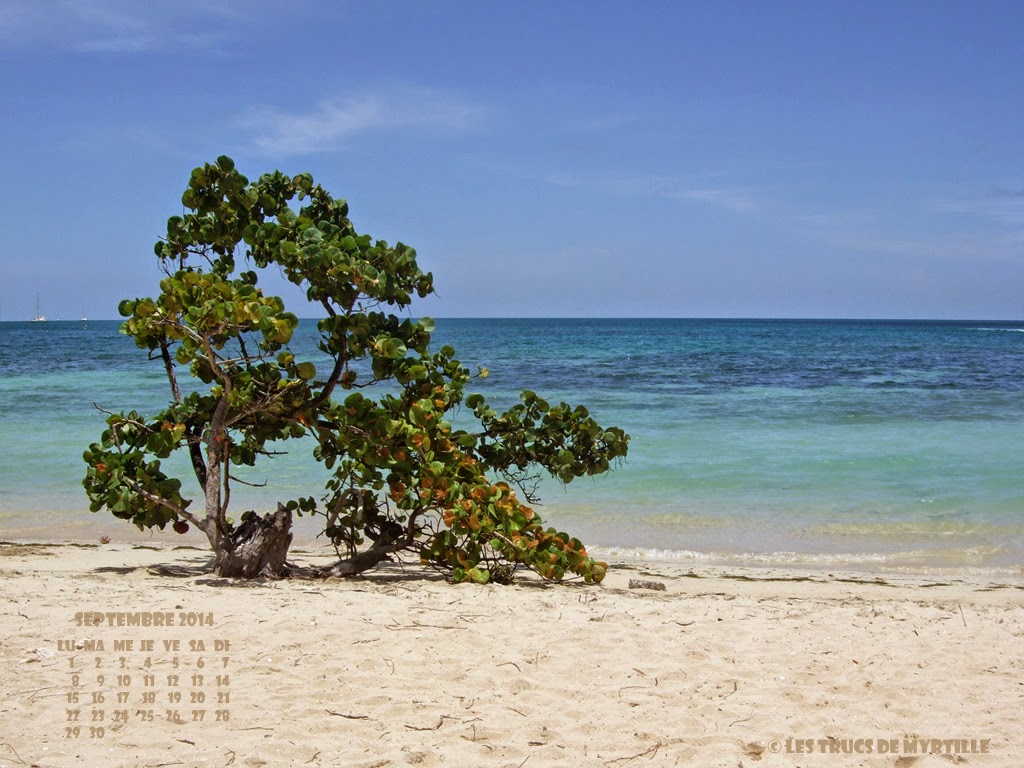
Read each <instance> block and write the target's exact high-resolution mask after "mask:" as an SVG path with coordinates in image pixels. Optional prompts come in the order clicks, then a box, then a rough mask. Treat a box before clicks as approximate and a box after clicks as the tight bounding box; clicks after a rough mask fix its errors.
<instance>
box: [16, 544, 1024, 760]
mask: <svg viewBox="0 0 1024 768" xmlns="http://www.w3.org/2000/svg"><path fill="white" fill-rule="evenodd" d="M292 559H293V560H294V561H295V562H296V563H297V564H298V565H300V566H307V567H308V566H313V565H317V564H320V563H321V562H326V560H325V559H324V557H323V555H322V553H317V552H312V551H309V550H302V549H299V550H296V551H294V552H293V557H292ZM207 561H208V558H207V555H206V553H205V552H203V551H201V550H198V549H190V548H178V549H172V548H170V547H147V546H142V545H137V544H135V545H133V544H120V545H107V546H102V545H89V546H82V545H78V546H76V545H67V544H65V545H55V544H53V545H51V544H40V545H32V544H3V545H0V572H2V579H0V628H2V633H0V766H45V767H46V768H50V767H51V766H52V767H54V768H56V767H58V766H81V765H89V766H92V765H104V766H151V767H154V768H155V767H156V766H216V767H217V768H220V767H222V766H238V767H241V766H359V767H360V768H371V767H376V768H380V767H382V766H406V765H421V766H435V765H436V766H441V765H443V766H471V765H486V766H508V767H510V768H521V767H522V766H528V767H529V768H540V767H541V766H577V765H593V766H611V767H615V766H620V767H624V766H675V765H702V766H729V767H730V768H735V767H736V766H747V767H749V766H766V767H767V766H776V765H777V766H791V765H794V766H848V765H850V766H852V765H865V766H910V765H914V766H921V768H924V767H925V766H946V765H951V764H963V765H976V766H984V767H985V768H989V767H994V766H1016V765H1020V764H1021V760H1022V759H1024V735H1022V734H1021V730H1020V722H1021V713H1022V712H1024V591H1022V590H1024V578H1022V577H1021V574H1020V573H1009V572H1001V573H995V572H993V573H992V574H988V575H986V574H984V573H981V574H979V573H972V574H971V575H970V576H969V577H967V576H961V575H956V574H930V575H928V576H921V575H913V576H900V575H892V574H886V575H884V576H874V575H870V574H863V573H861V574H846V575H844V574H842V573H825V572H815V573H811V572H803V571H799V572H796V571H793V572H784V571H768V570H753V569H742V568H730V569H721V568H717V569H716V568H707V569H691V568H689V567H688V566H679V565H670V564H664V563H655V562H633V563H628V562H627V563H615V564H613V566H614V567H613V568H612V569H611V571H610V573H609V576H608V579H607V580H606V581H605V583H604V584H603V585H601V586H599V587H587V586H584V585H576V584H571V585H561V586H549V585H543V584H539V583H536V582H532V581H530V580H526V579H524V580H521V581H520V583H518V584H517V585H514V586H510V587H502V586H485V587H479V586H472V585H457V586H456V585H451V584H448V583H446V582H444V581H443V580H441V579H439V578H438V577H437V576H436V575H434V574H433V573H431V572H429V571H424V570H421V569H420V568H419V567H416V566H402V565H399V564H395V565H391V566H388V567H386V568H385V569H383V570H380V571H378V572H376V573H373V574H371V575H369V576H367V577H366V578H357V579H352V580H346V581H341V580H327V581H324V580H314V579H309V578H296V579H292V580H289V581H280V582H233V581H226V580H220V579H215V578H211V577H210V576H208V575H206V574H204V566H205V564H206V563H207ZM631 580H634V581H635V580H641V581H644V582H654V586H657V585H658V584H661V585H664V587H665V589H664V590H661V589H656V588H651V587H650V586H648V587H644V588H631V587H630V581H631Z"/></svg>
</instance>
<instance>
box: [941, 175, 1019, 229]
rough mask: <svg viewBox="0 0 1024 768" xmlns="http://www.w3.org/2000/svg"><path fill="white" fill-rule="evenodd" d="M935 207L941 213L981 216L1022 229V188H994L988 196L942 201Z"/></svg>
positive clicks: (1015, 186) (1014, 186)
mask: <svg viewBox="0 0 1024 768" xmlns="http://www.w3.org/2000/svg"><path fill="white" fill-rule="evenodd" d="M935 207H936V208H937V209H938V210H939V211H940V212H942V213H955V214H964V215H968V216H981V217H984V218H987V219H990V220H993V221H995V222H997V223H999V224H1002V225H1003V226H1008V227H1011V228H1014V229H1017V228H1020V227H1024V186H1022V185H1019V184H1016V185H1009V186H999V187H994V188H993V189H992V190H991V191H990V192H989V193H988V194H985V195H980V196H977V197H973V198H970V197H965V198H960V199H956V200H944V201H941V202H939V203H937V204H936V206H935Z"/></svg>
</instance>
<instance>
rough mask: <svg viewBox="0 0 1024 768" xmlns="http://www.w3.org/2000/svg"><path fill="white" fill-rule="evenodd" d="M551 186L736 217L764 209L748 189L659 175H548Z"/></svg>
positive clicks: (761, 203)
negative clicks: (720, 211)
mask: <svg viewBox="0 0 1024 768" xmlns="http://www.w3.org/2000/svg"><path fill="white" fill-rule="evenodd" d="M543 180H544V181H545V182H547V183H548V184H553V185H556V186H561V187H579V188H591V189H598V190H600V191H601V192H602V193H604V194H609V195H618V196H622V197H657V198H664V199H668V200H677V201H679V202H682V203H701V204H705V205H710V206H713V207H715V208H722V209H725V210H728V211H732V212H733V213H741V214H753V213H757V212H759V211H761V210H762V209H763V208H764V207H765V201H763V200H761V199H760V198H759V197H758V196H757V195H756V194H755V193H753V192H752V191H750V190H749V189H743V188H739V187H727V186H714V187H709V186H706V185H703V184H700V183H699V182H698V181H697V180H695V179H688V178H684V177H680V176H665V175H659V174H638V175H625V174H623V175H602V176H599V177H597V178H595V179H590V180H585V179H582V178H580V177H578V176H574V175H572V174H566V173H560V172H556V173H549V174H546V175H545V176H544V177H543Z"/></svg>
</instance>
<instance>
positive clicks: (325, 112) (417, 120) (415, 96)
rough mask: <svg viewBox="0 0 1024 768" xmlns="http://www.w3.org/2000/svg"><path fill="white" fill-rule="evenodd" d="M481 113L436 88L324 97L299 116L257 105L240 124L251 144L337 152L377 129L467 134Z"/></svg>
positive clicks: (296, 151)
mask: <svg viewBox="0 0 1024 768" xmlns="http://www.w3.org/2000/svg"><path fill="white" fill-rule="evenodd" d="M482 111H483V109H482V107H480V106H478V105H474V104H470V103H467V102H464V101H461V100H459V99H457V98H455V97H453V96H451V95H449V94H446V93H443V92H440V91H436V90H432V89H413V88H388V89H382V90H380V91H379V92H375V93H367V94H363V95H360V96H350V97H345V98H338V99H324V100H322V101H320V102H319V103H317V104H316V105H315V106H314V107H312V108H311V109H308V110H305V111H299V112H287V111H282V110H279V109H275V108H271V107H258V108H254V109H251V110H249V112H248V113H246V114H245V115H244V116H243V117H242V118H241V119H240V122H241V124H242V126H243V127H244V128H246V129H247V130H248V131H250V132H251V133H252V143H253V144H254V145H255V146H256V147H257V148H258V149H260V150H262V151H264V152H270V153H274V154H300V153H304V152H318V151H323V150H330V149H336V148H338V147H339V146H341V145H343V144H344V143H345V141H346V140H348V139H350V138H351V137H352V136H354V135H356V134H359V133H363V132H365V131H369V130H374V129H379V128H409V127H418V128H435V129H440V130H454V131H463V130H466V129H467V128H469V127H470V126H471V125H472V124H473V123H474V122H475V121H476V119H477V118H478V117H479V115H480V114H481V113H482Z"/></svg>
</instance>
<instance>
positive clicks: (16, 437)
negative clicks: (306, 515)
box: [0, 319, 1024, 567]
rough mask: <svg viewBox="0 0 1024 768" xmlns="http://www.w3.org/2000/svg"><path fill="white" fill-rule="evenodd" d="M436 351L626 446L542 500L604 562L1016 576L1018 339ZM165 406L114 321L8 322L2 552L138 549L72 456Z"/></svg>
mask: <svg viewBox="0 0 1024 768" xmlns="http://www.w3.org/2000/svg"><path fill="white" fill-rule="evenodd" d="M314 334H315V326H314V324H313V323H307V322H305V321H304V323H303V325H302V326H300V329H299V332H298V333H297V335H296V339H295V342H294V346H295V347H296V352H297V353H299V354H303V353H304V354H306V355H308V356H309V357H313V358H315V357H316V352H315V348H314V346H313V339H314ZM435 343H436V344H437V345H440V344H444V343H449V344H452V345H453V346H455V348H456V349H457V350H458V352H459V357H460V359H461V360H462V361H463V362H464V363H466V364H467V365H469V366H470V367H471V368H473V367H474V366H475V365H476V364H480V365H484V366H486V367H488V368H489V370H490V372H491V376H490V377H489V378H488V379H486V380H483V381H480V382H479V386H478V387H477V388H478V389H479V390H481V391H484V392H485V393H487V394H488V396H489V397H490V398H491V399H492V400H494V401H495V402H496V403H498V404H502V405H508V404H511V403H512V402H514V401H515V399H516V396H517V393H518V391H519V390H520V389H524V388H528V389H533V390H536V391H537V392H539V393H541V394H542V395H544V396H545V397H547V398H548V399H549V400H558V399H566V400H568V401H570V402H573V403H584V404H586V405H587V406H588V407H589V408H590V409H591V411H592V413H593V414H594V415H595V417H596V418H597V419H598V421H600V422H601V423H606V424H615V425H618V426H621V427H623V428H624V429H625V430H626V431H627V432H629V433H630V434H631V435H632V438H633V439H632V443H631V447H630V455H629V458H628V459H627V460H626V462H624V463H623V464H622V466H620V467H619V468H618V469H617V470H616V471H615V472H613V473H612V474H611V475H609V476H607V477H604V478H598V479H595V480H581V481H577V482H574V483H572V484H571V485H570V486H568V488H563V487H562V486H560V485H559V484H557V483H555V482H549V483H546V484H545V485H544V486H543V487H542V497H543V500H544V505H543V509H542V511H543V512H544V514H545V516H546V518H547V519H548V520H550V521H551V522H552V523H553V524H555V525H557V526H558V527H561V528H564V529H567V530H569V531H570V532H572V533H573V534H575V535H578V536H580V538H582V539H583V540H584V541H585V542H586V543H587V544H588V545H590V546H592V547H595V548H596V549H597V551H599V552H605V553H610V554H612V555H614V554H615V553H626V554H643V555H647V556H654V555H656V556H658V557H666V558H678V559H681V560H694V561H706V562H743V563H789V564H805V563H806V564H828V565H830V566H831V565H833V564H837V565H839V564H848V565H865V566H869V567H876V566H883V567H887V566H892V567H900V566H930V565H959V566H983V567H1010V566H1019V565H1020V564H1021V563H1022V562H1024V323H986V322H910V321H905V322H879V321H810V320H807V321H782V320H767V321H762V320H496V319H490V320H439V321H438V327H437V333H436V334H435ZM166 397H167V394H166V390H165V382H164V380H163V378H162V374H161V370H160V365H159V363H156V362H147V361H146V359H145V353H143V352H140V351H139V350H138V349H137V348H136V347H135V346H134V344H133V342H132V341H131V340H130V339H127V338H125V337H122V336H120V335H119V334H118V333H117V323H116V322H90V323H53V322H51V323H45V324H44V323H37V324H28V323H2V324H0V438H2V458H3V461H2V462H0V536H5V537H14V536H19V535H20V536H24V535H31V536H36V537H38V536H40V535H46V536H49V537H52V538H63V537H70V538H76V537H77V538H83V537H90V538H91V537H93V536H95V535H96V534H97V532H99V531H101V530H102V531H103V532H105V533H107V534H109V535H112V536H114V537H115V538H116V537H117V536H118V533H119V532H121V527H124V528H125V529H126V530H125V531H124V533H125V534H127V533H128V532H129V531H130V530H132V529H130V527H129V526H127V524H122V523H120V522H119V521H115V520H113V519H112V518H111V517H110V516H109V515H108V514H107V513H100V514H98V515H92V514H91V513H89V512H88V511H87V505H86V503H85V500H84V495H83V493H82V490H81V485H80V481H81V476H82V472H83V464H82V461H81V452H82V450H83V448H84V447H85V446H86V445H87V444H88V443H89V442H91V441H93V440H95V439H96V438H97V437H98V435H99V433H100V431H101V430H102V423H103V416H102V414H100V413H99V412H98V411H97V410H96V409H95V407H94V404H98V405H100V406H102V407H106V408H111V409H115V408H116V409H121V408H126V407H130V408H137V409H139V410H142V411H144V412H145V411H153V410H155V409H156V408H158V407H160V406H161V405H162V404H163V403H164V401H165V399H166ZM298 445H300V444H296V445H295V446H289V447H291V448H293V449H294V448H297V447H298ZM318 469H319V468H318V466H317V465H316V464H315V463H313V462H312V461H306V459H305V456H304V455H303V452H302V451H300V452H299V455H293V456H289V457H286V458H285V459H283V460H277V461H275V462H274V463H273V464H272V465H271V466H270V467H269V468H260V469H259V470H258V471H257V472H256V473H255V474H254V475H253V476H252V478H251V479H253V480H264V479H265V480H269V481H270V483H271V486H270V488H268V489H266V490H265V491H261V492H257V491H252V490H249V491H246V492H244V493H241V495H240V497H237V498H236V501H238V502H239V504H244V506H243V507H242V508H243V509H244V508H248V507H254V508H257V509H267V508H272V507H273V506H274V504H275V503H276V500H277V499H279V498H288V497H291V496H293V495H300V494H301V495H308V494H310V493H312V492H313V491H314V489H315V487H316V486H315V485H314V483H318V482H319V481H320V477H321V475H322V473H321V472H319V471H318ZM303 531H305V529H302V528H300V532H303ZM310 532H311V531H305V533H310ZM159 536H164V537H166V538H168V540H172V537H173V534H160V535H159Z"/></svg>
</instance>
